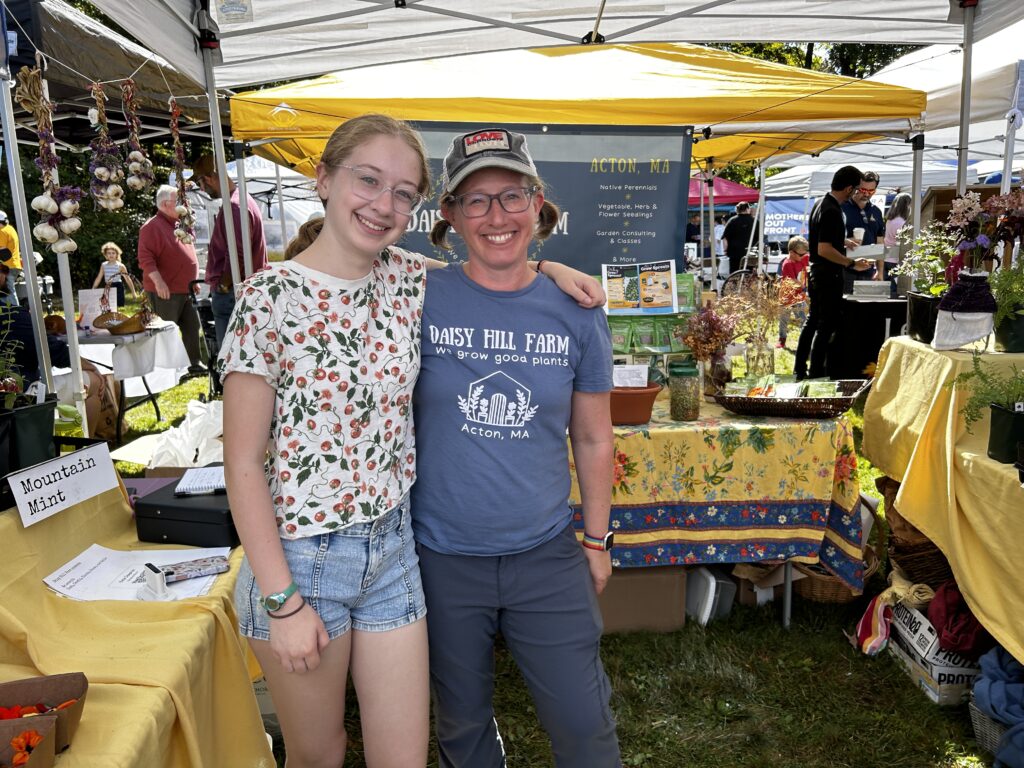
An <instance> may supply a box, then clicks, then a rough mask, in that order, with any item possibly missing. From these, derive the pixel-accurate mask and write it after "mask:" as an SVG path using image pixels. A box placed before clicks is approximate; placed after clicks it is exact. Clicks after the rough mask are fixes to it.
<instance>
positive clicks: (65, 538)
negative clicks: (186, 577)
mask: <svg viewBox="0 0 1024 768" xmlns="http://www.w3.org/2000/svg"><path fill="white" fill-rule="evenodd" d="M0 542H2V545H0V546H2V556H0V680H16V679H20V678H24V677H32V676H35V675H41V674H55V673H59V672H75V671H81V672H84V673H85V675H86V677H87V678H88V679H89V693H88V696H87V698H86V704H85V710H84V713H83V716H82V722H81V725H80V727H79V729H78V732H77V733H76V735H75V738H74V741H73V742H72V744H71V747H70V748H69V749H68V750H67V751H66V752H65V753H64V754H62V755H61V756H60V758H59V760H58V762H57V765H58V766H60V768H85V767H86V766H88V767H89V768H99V766H103V768H158V767H159V766H169V767H175V768H176V767H178V766H181V767H182V768H185V767H191V768H199V767H200V766H208V767H209V768H228V767H229V766H246V768H249V767H250V766H253V767H255V768H262V767H264V766H265V767H266V768H272V766H274V764H275V763H274V760H273V756H272V755H271V753H270V749H269V746H268V744H267V741H266V737H265V736H264V733H263V725H262V721H261V719H260V715H259V710H258V708H257V705H256V701H255V699H254V697H253V691H252V684H251V682H250V681H251V674H252V672H253V670H252V669H250V667H249V666H248V663H247V656H246V653H245V649H244V647H243V645H242V642H241V639H240V638H239V635H238V629H237V623H236V620H235V615H234V608H233V606H232V600H231V592H232V589H233V587H234V581H235V574H237V572H238V565H239V563H240V561H241V550H240V549H239V550H236V551H235V553H234V554H233V556H232V559H231V565H232V568H231V571H229V572H228V573H226V574H224V575H223V576H221V577H219V578H218V579H217V582H216V583H215V585H214V587H213V589H212V591H211V592H210V594H209V595H207V596H205V597H201V598H194V599H190V600H184V601H181V602H174V603H141V602H120V601H97V602H75V601H72V600H68V599H65V598H62V597H59V596H57V595H55V594H54V593H52V592H51V591H50V590H49V589H48V588H47V587H46V586H45V585H44V584H43V577H44V576H46V575H48V574H49V573H51V572H52V571H53V570H54V569H55V568H57V567H58V566H60V565H61V564H63V563H65V562H67V561H68V560H69V559H71V558H72V557H73V556H75V555H77V554H78V553H79V552H81V551H82V550H83V549H85V548H86V547H88V546H89V545H90V544H92V543H94V542H95V543H99V544H103V545H105V546H109V547H112V548H115V549H136V548H147V547H148V548H153V545H144V544H140V543H139V541H138V540H137V539H136V537H135V527H134V523H133V522H132V520H131V514H130V510H129V508H128V505H127V503H126V502H125V500H124V496H123V495H122V494H121V492H120V491H119V490H113V491H108V492H106V493H104V494H102V495H101V496H99V497H97V498H95V499H92V500H90V501H87V502H83V503H82V504H79V505H77V506H75V507H72V508H71V509H68V510H66V511H64V512H62V513H60V514H58V515H56V516H54V517H52V518H49V519H47V520H44V521H42V522H40V523H37V524H36V525H33V526H31V527H29V528H23V527H22V525H21V520H20V518H19V517H18V514H17V511H16V510H8V511H7V512H4V513H0Z"/></svg>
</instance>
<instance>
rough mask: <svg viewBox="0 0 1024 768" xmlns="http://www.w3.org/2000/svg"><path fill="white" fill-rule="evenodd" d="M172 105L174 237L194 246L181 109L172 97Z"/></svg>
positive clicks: (193, 216)
mask: <svg viewBox="0 0 1024 768" xmlns="http://www.w3.org/2000/svg"><path fill="white" fill-rule="evenodd" d="M169 103H170V105H171V138H172V139H174V177H175V179H177V182H178V205H177V213H178V222H177V223H176V224H175V225H174V236H175V237H177V238H178V239H179V240H180V241H181V242H183V243H187V244H192V243H194V242H195V241H196V231H195V223H196V219H195V214H193V213H192V206H191V205H190V204H189V202H188V196H187V195H186V194H185V148H184V147H183V146H182V145H181V129H180V128H179V126H178V120H179V119H180V118H181V109H179V107H178V102H177V101H176V100H175V99H174V97H173V96H172V97H171V98H170V101H169Z"/></svg>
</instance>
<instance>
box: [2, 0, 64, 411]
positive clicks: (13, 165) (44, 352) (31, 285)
mask: <svg viewBox="0 0 1024 768" xmlns="http://www.w3.org/2000/svg"><path fill="white" fill-rule="evenodd" d="M4 12H5V11H2V10H0V13H4ZM2 45H3V51H4V62H6V61H7V41H6V40H4V41H3V44H2ZM0 72H2V78H0V90H2V91H3V95H2V96H0V102H2V104H0V118H2V123H3V130H4V138H5V141H4V142H3V144H4V155H5V160H6V161H7V176H8V179H9V180H10V183H11V202H12V203H13V205H14V221H15V224H16V225H17V230H18V240H19V242H20V243H21V266H22V268H23V269H24V270H25V285H26V287H27V288H28V298H27V301H28V305H29V311H30V313H31V317H32V341H33V342H34V343H35V345H36V360H38V361H39V371H40V374H41V376H42V380H43V381H44V382H46V391H47V392H53V371H51V370H50V347H49V345H48V344H47V341H46V328H45V327H44V326H43V303H42V301H40V299H39V278H38V277H37V275H36V260H35V257H34V255H33V253H32V226H31V222H30V220H29V217H28V206H27V205H26V204H25V187H24V183H23V181H22V170H21V157H20V155H19V154H18V142H17V140H16V136H17V129H16V128H15V126H14V105H13V103H12V102H11V89H10V87H9V83H10V82H11V81H10V75H9V73H8V71H7V67H6V66H4V67H2V68H0ZM8 139H9V140H8ZM10 288H11V290H12V291H13V290H15V288H14V286H13V285H12V286H10ZM73 306H74V305H72V307H73Z"/></svg>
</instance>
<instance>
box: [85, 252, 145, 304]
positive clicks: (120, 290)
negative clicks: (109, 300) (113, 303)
mask: <svg viewBox="0 0 1024 768" xmlns="http://www.w3.org/2000/svg"><path fill="white" fill-rule="evenodd" d="M100 253H102V254H103V263H102V264H100V271H99V272H98V273H97V274H96V279H95V280H93V281H92V287H93V288H99V287H100V285H101V284H103V285H108V286H113V288H114V290H116V291H117V306H118V307H124V284H125V282H127V283H128V287H129V288H131V290H132V298H133V299H136V298H138V294H137V293H136V292H135V283H133V282H132V278H131V275H129V274H128V267H126V266H125V265H124V262H123V261H121V249H120V248H119V247H118V245H117V243H104V244H103V247H101V248H100Z"/></svg>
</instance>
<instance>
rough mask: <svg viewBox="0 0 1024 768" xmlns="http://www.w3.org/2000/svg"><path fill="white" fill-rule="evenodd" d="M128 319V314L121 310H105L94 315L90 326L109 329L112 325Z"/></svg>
mask: <svg viewBox="0 0 1024 768" xmlns="http://www.w3.org/2000/svg"><path fill="white" fill-rule="evenodd" d="M129 319H130V318H129V317H128V315H126V314H124V313H123V312H110V311H107V312H103V313H102V314H99V315H96V317H95V318H94V319H93V321H92V327H93V328H100V329H103V330H107V331H110V329H111V328H112V327H114V326H116V325H120V324H121V323H123V322H125V321H126V320H129ZM111 333H113V331H111Z"/></svg>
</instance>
